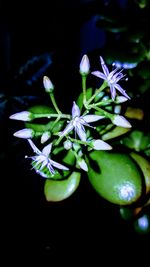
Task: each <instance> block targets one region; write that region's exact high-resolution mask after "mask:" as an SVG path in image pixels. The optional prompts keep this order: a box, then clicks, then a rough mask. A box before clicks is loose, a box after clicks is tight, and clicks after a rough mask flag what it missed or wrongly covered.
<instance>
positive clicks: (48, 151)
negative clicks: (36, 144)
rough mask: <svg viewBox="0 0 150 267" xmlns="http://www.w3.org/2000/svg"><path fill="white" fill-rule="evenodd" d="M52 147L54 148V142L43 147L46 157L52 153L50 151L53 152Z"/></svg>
mask: <svg viewBox="0 0 150 267" xmlns="http://www.w3.org/2000/svg"><path fill="white" fill-rule="evenodd" d="M51 149H52V143H51V144H49V145H47V146H45V147H44V148H43V149H42V153H43V154H44V155H45V156H46V157H48V156H49V154H50V152H51Z"/></svg>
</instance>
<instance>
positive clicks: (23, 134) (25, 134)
mask: <svg viewBox="0 0 150 267" xmlns="http://www.w3.org/2000/svg"><path fill="white" fill-rule="evenodd" d="M14 136H15V137H19V138H23V139H29V138H32V137H33V136H34V131H33V130H32V129H26V128H25V129H22V130H20V131H18V132H15V133H14Z"/></svg>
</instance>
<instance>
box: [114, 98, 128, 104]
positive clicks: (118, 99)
mask: <svg viewBox="0 0 150 267" xmlns="http://www.w3.org/2000/svg"><path fill="white" fill-rule="evenodd" d="M127 100H128V98H127V97H125V96H117V97H116V103H118V104H121V103H124V102H126V101H127Z"/></svg>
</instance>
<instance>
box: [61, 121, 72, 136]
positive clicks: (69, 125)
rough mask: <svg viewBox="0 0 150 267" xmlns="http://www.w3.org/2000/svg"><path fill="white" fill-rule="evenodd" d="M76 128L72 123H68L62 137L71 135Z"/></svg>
mask: <svg viewBox="0 0 150 267" xmlns="http://www.w3.org/2000/svg"><path fill="white" fill-rule="evenodd" d="M73 128H74V126H73V123H72V121H71V122H69V123H68V125H67V126H66V128H65V129H64V130H63V131H62V132H61V133H60V135H59V136H60V137H62V136H65V135H67V134H68V133H70V132H71V131H72V130H73Z"/></svg>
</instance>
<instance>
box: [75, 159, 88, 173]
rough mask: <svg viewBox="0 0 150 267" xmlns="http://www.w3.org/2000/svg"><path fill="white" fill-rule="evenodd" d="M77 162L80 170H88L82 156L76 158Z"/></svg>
mask: <svg viewBox="0 0 150 267" xmlns="http://www.w3.org/2000/svg"><path fill="white" fill-rule="evenodd" d="M77 162H78V164H79V166H80V168H81V169H82V170H84V171H86V172H87V171H88V166H87V164H86V162H85V160H84V159H82V158H78V159H77Z"/></svg>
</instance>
